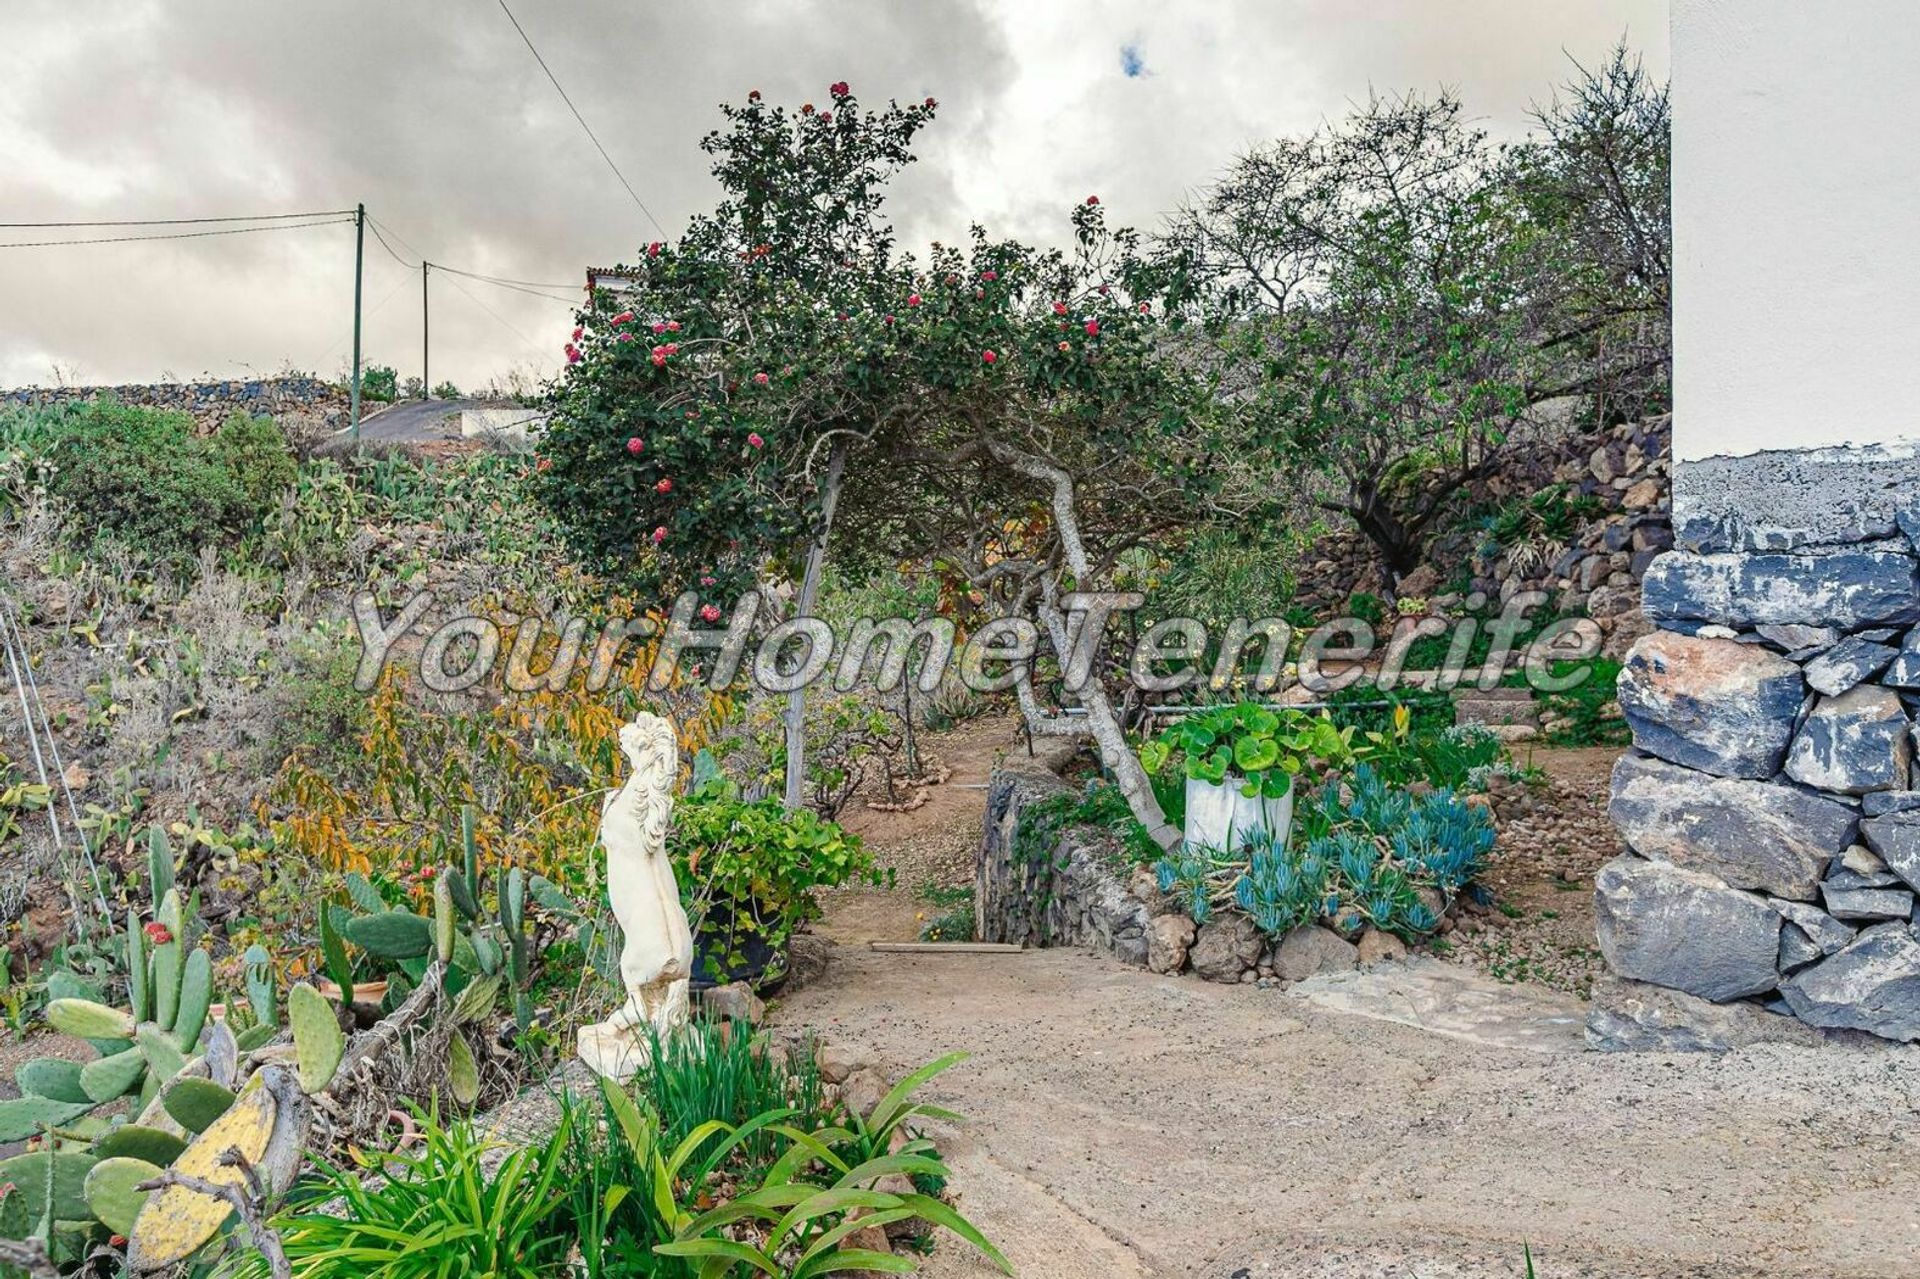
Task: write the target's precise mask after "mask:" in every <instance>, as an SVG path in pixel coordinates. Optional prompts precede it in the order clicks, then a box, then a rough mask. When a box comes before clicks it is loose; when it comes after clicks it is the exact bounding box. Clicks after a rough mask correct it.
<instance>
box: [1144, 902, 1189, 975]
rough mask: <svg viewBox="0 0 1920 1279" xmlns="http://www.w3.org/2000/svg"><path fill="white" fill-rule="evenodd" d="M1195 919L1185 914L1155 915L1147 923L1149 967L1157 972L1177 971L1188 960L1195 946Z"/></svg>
mask: <svg viewBox="0 0 1920 1279" xmlns="http://www.w3.org/2000/svg"><path fill="white" fill-rule="evenodd" d="M1193 935H1194V924H1193V920H1191V919H1189V918H1188V917H1187V916H1185V915H1155V916H1154V917H1153V921H1152V922H1151V923H1149V924H1148V925H1147V968H1148V969H1149V970H1150V971H1152V972H1156V973H1177V972H1179V971H1180V969H1181V968H1182V967H1183V966H1185V964H1186V962H1187V951H1188V950H1189V949H1190V948H1191V947H1192V946H1193Z"/></svg>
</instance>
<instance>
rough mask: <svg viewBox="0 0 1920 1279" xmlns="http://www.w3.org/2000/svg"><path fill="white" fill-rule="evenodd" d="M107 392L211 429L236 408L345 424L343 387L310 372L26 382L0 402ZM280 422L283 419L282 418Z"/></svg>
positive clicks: (51, 400)
mask: <svg viewBox="0 0 1920 1279" xmlns="http://www.w3.org/2000/svg"><path fill="white" fill-rule="evenodd" d="M101 397H111V398H113V399H116V400H118V401H120V403H122V404H138V405H143V406H146V407H148V408H157V409H173V410H176V411H178V412H182V413H186V414H188V415H190V416H191V417H192V418H193V420H194V424H195V425H196V426H198V427H199V428H200V429H201V430H202V431H211V430H212V429H213V428H215V427H216V426H218V425H220V423H222V422H224V421H225V420H226V419H227V418H228V417H230V416H232V415H233V414H235V413H245V414H248V415H249V416H259V415H261V414H265V415H267V416H269V417H272V418H274V419H275V420H276V421H278V420H281V419H299V420H302V421H305V422H307V423H309V424H311V425H312V426H314V427H315V428H316V429H318V428H330V429H334V430H337V429H339V428H341V427H344V426H346V425H347V415H348V407H349V406H348V396H347V392H346V391H344V390H342V389H341V388H340V387H338V386H336V385H334V384H333V383H331V382H325V381H322V380H321V379H319V378H315V377H274V378H245V379H233V380H228V381H220V382H158V383H152V384H146V385H130V386H64V387H27V388H24V389H19V390H12V391H0V404H66V403H71V402H75V401H85V400H92V399H99V398H101ZM282 424H283V425H286V424H287V423H285V422H283V423H282Z"/></svg>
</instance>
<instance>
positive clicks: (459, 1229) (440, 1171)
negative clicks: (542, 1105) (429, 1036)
mask: <svg viewBox="0 0 1920 1279" xmlns="http://www.w3.org/2000/svg"><path fill="white" fill-rule="evenodd" d="M416 1114H417V1115H418V1119H419V1125H420V1145H419V1147H418V1150H417V1153H414V1152H399V1153H390V1154H370V1155H361V1156H358V1157H357V1158H356V1160H355V1162H354V1164H353V1165H351V1166H347V1165H337V1164H330V1163H325V1162H322V1163H321V1165H320V1167H321V1170H322V1172H321V1176H320V1178H319V1181H318V1184H317V1185H316V1186H314V1187H313V1188H312V1190H311V1192H310V1194H309V1195H308V1196H307V1197H306V1198H305V1199H304V1201H303V1203H302V1204H301V1205H300V1206H298V1207H295V1208H290V1209H287V1210H284V1211H282V1212H281V1213H280V1214H279V1215H277V1216H276V1217H275V1218H274V1220H273V1226H274V1229H275V1230H277V1231H278V1232H279V1235H280V1241H281V1246H282V1247H283V1248H284V1249H285V1251H286V1254H287V1260H288V1261H289V1262H290V1263H291V1264H292V1266H293V1272H294V1274H296V1275H298V1276H300V1279H428V1277H429V1276H433V1277H436V1279H437V1277H440V1276H452V1275H462V1276H471V1277H473V1279H544V1277H545V1276H549V1275H552V1274H555V1273H558V1272H559V1268H560V1267H561V1265H562V1264H563V1263H564V1261H565V1259H566V1255H567V1251H568V1249H569V1247H570V1246H571V1244H572V1237H571V1235H570V1234H569V1232H568V1231H567V1229H566V1220H565V1215H564V1212H563V1209H564V1208H565V1206H566V1203H567V1198H568V1192H567V1191H566V1189H565V1188H564V1187H563V1186H562V1185H561V1182H560V1175H561V1171H562V1168H563V1166H564V1159H563V1154H564V1152H565V1150H566V1148H567V1145H568V1142H569V1141H570V1140H571V1139H572V1131H573V1125H572V1121H571V1119H570V1118H569V1117H568V1116H567V1115H566V1114H565V1113H563V1115H562V1120H561V1123H560V1125H559V1126H558V1127H557V1128H556V1129H555V1131H554V1133H553V1135H552V1136H551V1137H550V1138H548V1140H547V1142H546V1144H545V1145H544V1146H538V1147H523V1148H519V1149H514V1150H511V1151H510V1152H509V1153H507V1154H506V1155H505V1157H504V1158H501V1159H499V1161H498V1164H497V1166H494V1164H493V1161H492V1159H490V1158H489V1156H490V1155H491V1154H495V1153H497V1152H498V1150H499V1149H500V1147H499V1145H498V1143H495V1142H492V1141H489V1140H488V1139H487V1138H485V1137H484V1136H483V1135H482V1134H481V1133H480V1132H479V1131H478V1130H477V1129H476V1128H475V1127H474V1126H473V1125H472V1124H471V1123H470V1122H469V1121H467V1120H464V1119H455V1120H453V1121H451V1122H449V1123H446V1124H442V1123H441V1122H440V1117H439V1115H438V1114H437V1113H433V1112H424V1113H423V1112H416ZM369 1174H377V1176H376V1177H375V1178H374V1179H372V1180H369V1179H368V1177H369ZM330 1201H331V1202H333V1203H337V1204H338V1205H339V1207H340V1208H341V1209H343V1211H341V1212H338V1213H336V1212H332V1211H329V1210H328V1208H327V1205H328V1204H329V1202H330ZM228 1274H229V1275H230V1276H231V1277H232V1279H266V1276H267V1275H268V1270H267V1267H266V1265H265V1261H264V1259H263V1258H261V1257H259V1256H258V1255H257V1254H251V1255H249V1256H247V1257H245V1258H244V1259H243V1260H242V1261H241V1262H240V1263H238V1264H236V1265H234V1266H233V1267H232V1269H231V1270H230V1271H229V1272H228Z"/></svg>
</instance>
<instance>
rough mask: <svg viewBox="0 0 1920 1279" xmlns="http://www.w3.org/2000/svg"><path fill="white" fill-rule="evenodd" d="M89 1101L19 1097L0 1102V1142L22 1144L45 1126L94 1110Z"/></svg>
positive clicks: (64, 1121) (56, 1124) (76, 1117)
mask: <svg viewBox="0 0 1920 1279" xmlns="http://www.w3.org/2000/svg"><path fill="white" fill-rule="evenodd" d="M95 1104H96V1103H94V1102H91V1101H55V1100H54V1099H53V1098H51V1097H20V1098H17V1099H16V1100H13V1101H0V1142H5V1141H25V1140H26V1139H27V1138H29V1137H34V1136H38V1135H39V1132H40V1129H41V1128H42V1127H43V1126H45V1125H53V1126H55V1127H58V1126H59V1125H60V1124H64V1123H66V1122H67V1121H68V1120H70V1119H78V1118H79V1117H80V1116H81V1115H84V1114H86V1113H87V1112H88V1111H89V1110H92V1109H93V1108H94V1106H95Z"/></svg>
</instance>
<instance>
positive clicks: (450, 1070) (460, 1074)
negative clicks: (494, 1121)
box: [447, 1035, 480, 1107]
mask: <svg viewBox="0 0 1920 1279" xmlns="http://www.w3.org/2000/svg"><path fill="white" fill-rule="evenodd" d="M447 1082H448V1083H449V1084H450V1085H452V1088H453V1099H454V1100H455V1101H457V1102H459V1103H460V1105H461V1106H462V1107H470V1106H472V1105H473V1103H474V1102H476V1101H478V1100H480V1071H479V1068H478V1067H477V1066H475V1065H474V1061H473V1049H471V1048H469V1047H467V1041H466V1040H465V1039H463V1038H461V1037H460V1036H459V1035H455V1036H453V1038H451V1039H449V1040H448V1041H447Z"/></svg>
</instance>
